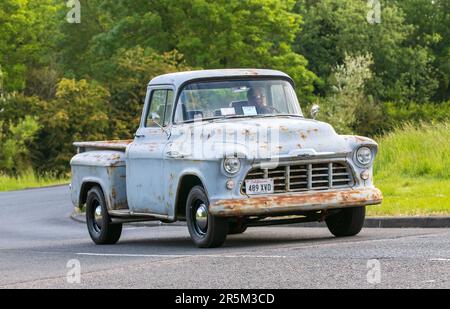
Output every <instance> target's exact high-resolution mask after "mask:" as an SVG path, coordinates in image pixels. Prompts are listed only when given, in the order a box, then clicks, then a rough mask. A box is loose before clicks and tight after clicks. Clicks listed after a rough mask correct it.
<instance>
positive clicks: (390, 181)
mask: <svg viewBox="0 0 450 309" xmlns="http://www.w3.org/2000/svg"><path fill="white" fill-rule="evenodd" d="M377 141H378V143H379V145H380V151H379V154H378V156H377V159H376V161H375V170H374V173H375V184H376V186H377V187H379V188H380V189H381V190H382V192H383V196H384V199H383V204H382V205H381V207H369V208H368V210H369V215H371V216H394V215H396V216H398V215H403V216H420V215H422V216H423V215H441V216H442V215H449V214H450V157H449V155H448V153H449V151H450V142H449V141H450V127H449V122H443V123H436V124H420V123H416V124H414V125H413V124H406V125H402V126H398V127H397V128H396V129H395V130H394V131H393V132H391V133H389V134H387V135H385V136H383V137H380V138H379V139H377Z"/></svg>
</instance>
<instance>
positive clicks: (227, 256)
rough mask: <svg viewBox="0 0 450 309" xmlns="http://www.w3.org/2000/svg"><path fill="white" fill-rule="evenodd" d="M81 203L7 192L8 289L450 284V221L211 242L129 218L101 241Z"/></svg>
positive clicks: (264, 233)
mask: <svg viewBox="0 0 450 309" xmlns="http://www.w3.org/2000/svg"><path fill="white" fill-rule="evenodd" d="M71 210H72V206H71V204H70V197H69V189H68V187H66V186H64V187H56V188H45V189H35V190H26V191H16V192H8V193H0V211H1V216H0V288H220V289H229V288H450V229H365V230H363V232H362V233H361V234H360V235H359V236H357V237H353V238H344V239H336V238H333V237H332V236H331V235H330V233H329V232H328V230H327V229H323V228H297V227H260V228H250V229H249V230H248V231H247V232H246V233H245V234H242V235H234V236H230V237H229V238H228V240H227V242H226V243H225V246H224V247H223V248H219V249H209V250H201V249H197V248H196V247H194V246H193V245H192V243H191V241H190V239H189V234H188V231H187V228H186V227H183V226H161V227H133V226H127V227H126V228H125V229H124V232H123V235H122V238H121V241H120V242H119V243H118V244H117V245H114V246H95V245H94V244H93V243H92V242H91V241H90V239H89V236H88V234H87V230H86V227H85V226H84V224H81V223H77V222H74V221H72V220H71V219H70V218H69V215H70V213H71ZM71 260H72V261H71ZM73 260H75V262H74V261H73ZM69 261H71V263H74V264H70V263H69V267H68V262H69ZM77 261H78V262H79V266H80V271H81V276H80V277H79V279H80V282H79V283H78V282H77V281H78V280H76V279H77V278H78V277H77V275H76V274H77V269H78V268H77V266H78V265H77V264H78V262H77ZM68 274H69V275H70V276H69V277H68ZM68 279H69V280H68ZM74 281H75V282H74ZM69 282H70V283H69Z"/></svg>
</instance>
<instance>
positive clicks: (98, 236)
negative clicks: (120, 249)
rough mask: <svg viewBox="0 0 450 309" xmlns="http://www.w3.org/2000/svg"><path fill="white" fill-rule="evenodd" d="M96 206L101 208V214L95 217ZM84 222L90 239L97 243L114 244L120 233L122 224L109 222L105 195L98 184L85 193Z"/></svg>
mask: <svg viewBox="0 0 450 309" xmlns="http://www.w3.org/2000/svg"><path fill="white" fill-rule="evenodd" d="M99 207H100V208H99ZM98 208H99V209H101V216H100V217H98V218H97V219H96V216H95V213H96V210H97V209H98ZM86 224H87V227H88V231H89V235H90V236H91V239H92V241H93V242H94V243H96V244H97V245H112V244H115V243H117V242H118V241H119V239H120V235H121V234H122V224H113V223H112V222H111V218H110V216H109V214H108V210H107V206H106V200H105V196H104V194H103V191H102V189H101V188H100V187H98V186H95V187H93V188H92V189H91V190H89V192H88V195H87V200H86Z"/></svg>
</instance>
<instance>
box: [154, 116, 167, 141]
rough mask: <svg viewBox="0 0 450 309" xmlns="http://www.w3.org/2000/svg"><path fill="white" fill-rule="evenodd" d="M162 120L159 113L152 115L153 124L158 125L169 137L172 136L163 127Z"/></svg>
mask: <svg viewBox="0 0 450 309" xmlns="http://www.w3.org/2000/svg"><path fill="white" fill-rule="evenodd" d="M160 120H161V117H159V115H158V114H157V113H152V121H153V123H154V124H156V125H157V126H158V127H160V128H161V130H163V132H164V133H166V134H167V136H168V137H169V136H170V134H169V132H168V131H167V130H166V129H165V128H164V127H163V126H162V125H161V123H160Z"/></svg>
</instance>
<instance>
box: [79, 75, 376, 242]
mask: <svg viewBox="0 0 450 309" xmlns="http://www.w3.org/2000/svg"><path fill="white" fill-rule="evenodd" d="M317 113H318V106H314V107H313V108H312V110H311V119H307V118H306V117H305V116H304V114H303V113H302V110H301V106H300V104H299V101H298V99H297V96H296V93H295V91H294V82H293V80H292V79H291V78H290V77H289V76H288V75H286V74H284V73H282V72H279V71H274V70H255V69H236V70H207V71H193V72H181V73H174V74H167V75H162V76H159V77H156V78H154V79H153V80H152V81H151V82H150V83H149V84H148V91H147V96H146V99H145V104H144V108H143V113H142V117H141V120H140V126H139V128H138V129H137V131H136V133H135V137H134V139H133V140H130V141H105V142H78V143H75V146H76V147H77V149H78V153H77V155H75V156H74V157H73V159H72V160H71V167H72V183H71V197H72V202H73V203H74V205H76V206H77V207H85V209H86V219H87V220H86V221H87V227H88V231H89V234H90V236H91V238H92V240H93V241H94V242H95V243H96V244H114V243H116V242H117V241H118V240H119V238H120V236H121V232H122V224H124V223H129V222H137V221H152V220H154V221H161V222H164V223H173V222H176V221H186V224H187V227H188V230H189V233H190V235H191V238H192V240H193V242H194V243H195V245H197V246H198V247H201V248H211V247H218V246H221V245H222V244H223V243H224V242H225V239H226V237H227V235H228V234H237V233H243V232H244V231H245V230H246V229H247V227H252V226H266V225H276V224H291V223H302V222H316V221H325V222H326V224H327V226H328V228H329V230H330V232H331V233H332V234H334V235H335V236H336V237H345V236H354V235H356V234H358V233H359V232H360V231H361V229H362V227H363V223H364V219H365V208H366V206H367V205H375V204H380V203H381V201H382V194H381V192H380V190H378V189H377V188H375V187H374V184H373V174H372V166H373V162H374V159H375V156H376V154H377V151H378V145H377V144H376V142H374V141H373V140H371V139H369V138H365V137H359V136H345V135H338V134H337V133H336V132H335V130H334V129H333V128H332V127H331V126H330V125H329V124H327V123H323V122H320V121H316V120H315V117H316V115H317Z"/></svg>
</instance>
